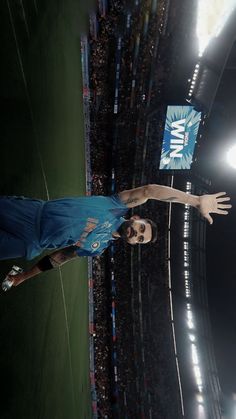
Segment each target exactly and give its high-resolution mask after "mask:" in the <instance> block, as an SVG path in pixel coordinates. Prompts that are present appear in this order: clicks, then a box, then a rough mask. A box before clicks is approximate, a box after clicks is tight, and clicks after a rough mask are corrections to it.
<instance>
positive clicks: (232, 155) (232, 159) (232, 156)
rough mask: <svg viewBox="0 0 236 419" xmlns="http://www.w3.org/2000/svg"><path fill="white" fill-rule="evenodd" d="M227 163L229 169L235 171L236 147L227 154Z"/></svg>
mask: <svg viewBox="0 0 236 419" xmlns="http://www.w3.org/2000/svg"><path fill="white" fill-rule="evenodd" d="M227 161H228V163H229V165H230V166H231V167H233V168H234V169H236V145H235V146H233V147H231V148H230V150H229V151H228V152H227Z"/></svg>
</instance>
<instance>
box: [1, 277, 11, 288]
mask: <svg viewBox="0 0 236 419" xmlns="http://www.w3.org/2000/svg"><path fill="white" fill-rule="evenodd" d="M12 285H13V281H10V280H9V279H7V277H6V278H5V279H4V281H3V282H2V289H3V291H9V290H10V289H11V287H12Z"/></svg>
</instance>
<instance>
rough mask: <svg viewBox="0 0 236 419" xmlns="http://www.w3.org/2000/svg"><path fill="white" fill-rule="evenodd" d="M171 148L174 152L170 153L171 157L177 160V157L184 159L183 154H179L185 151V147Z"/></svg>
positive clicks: (173, 146) (175, 146)
mask: <svg viewBox="0 0 236 419" xmlns="http://www.w3.org/2000/svg"><path fill="white" fill-rule="evenodd" d="M170 148H171V150H174V151H172V152H171V153H170V157H173V158H175V157H178V158H182V157H183V154H182V153H179V152H180V151H181V150H183V148H184V146H183V145H171V146H170ZM178 153H179V154H178Z"/></svg>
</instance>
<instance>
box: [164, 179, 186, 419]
mask: <svg viewBox="0 0 236 419" xmlns="http://www.w3.org/2000/svg"><path fill="white" fill-rule="evenodd" d="M173 183H174V176H171V185H170V186H171V187H173ZM171 210H172V204H171V202H170V204H169V220H168V277H169V278H168V279H169V301H170V312H171V327H172V335H173V344H174V352H175V364H176V371H177V376H178V382H179V394H180V400H181V409H182V416H183V418H184V417H185V411H184V399H183V390H182V384H181V377H180V370H179V359H178V353H177V346H176V337H175V336H176V335H175V323H174V312H173V301H172V282H171V262H170V261H171V246H170V243H171Z"/></svg>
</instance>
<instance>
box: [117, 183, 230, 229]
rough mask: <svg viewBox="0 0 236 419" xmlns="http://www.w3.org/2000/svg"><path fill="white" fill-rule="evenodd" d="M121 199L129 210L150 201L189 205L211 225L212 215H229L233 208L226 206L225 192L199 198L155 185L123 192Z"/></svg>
mask: <svg viewBox="0 0 236 419" xmlns="http://www.w3.org/2000/svg"><path fill="white" fill-rule="evenodd" d="M119 197H120V199H121V200H122V202H124V204H126V205H127V206H128V207H129V208H133V207H136V206H138V205H141V204H144V203H145V202H146V201H147V200H148V199H156V200H158V201H165V202H175V203H179V204H184V205H186V204H187V205H190V206H192V207H195V208H197V209H198V210H199V211H200V213H201V214H202V216H203V217H205V218H206V219H207V220H208V221H209V223H210V224H212V223H213V219H212V217H211V216H210V213H216V214H220V215H227V214H228V211H227V209H229V208H231V205H230V204H225V202H226V201H229V200H230V198H229V197H227V196H225V192H219V193H217V194H210V195H201V196H197V195H192V194H187V193H185V192H183V191H180V190H178V189H174V188H170V187H169V186H163V185H155V184H154V185H153V184H151V185H145V186H141V187H140V188H135V189H130V190H127V191H123V192H121V193H120V194H119Z"/></svg>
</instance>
